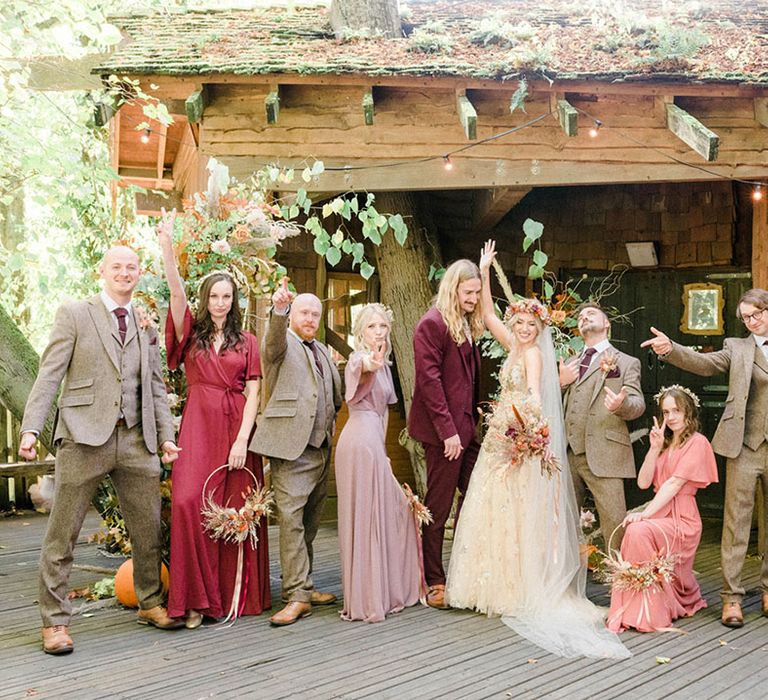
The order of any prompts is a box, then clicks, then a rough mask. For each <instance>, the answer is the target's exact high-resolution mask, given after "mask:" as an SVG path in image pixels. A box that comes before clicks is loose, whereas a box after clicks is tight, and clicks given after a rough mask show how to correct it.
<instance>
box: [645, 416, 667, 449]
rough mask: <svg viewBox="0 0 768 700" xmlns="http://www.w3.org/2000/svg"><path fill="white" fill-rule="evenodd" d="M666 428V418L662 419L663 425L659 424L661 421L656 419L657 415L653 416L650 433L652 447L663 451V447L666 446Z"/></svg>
mask: <svg viewBox="0 0 768 700" xmlns="http://www.w3.org/2000/svg"><path fill="white" fill-rule="evenodd" d="M666 428H667V419H666V418H665V419H664V420H663V421H662V423H661V425H659V421H658V420H656V416H654V417H653V427H652V428H651V432H650V433H649V435H648V438H649V439H650V441H651V449H653V450H658V451H659V452H661V450H662V448H663V447H664V431H665V430H666Z"/></svg>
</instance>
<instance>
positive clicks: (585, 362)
mask: <svg viewBox="0 0 768 700" xmlns="http://www.w3.org/2000/svg"><path fill="white" fill-rule="evenodd" d="M596 352H597V350H595V349H594V348H587V349H586V350H585V351H584V355H583V357H582V358H581V362H579V379H582V378H583V377H584V375H585V374H586V373H587V370H588V369H589V365H590V363H591V362H592V355H594V354H595V353H596Z"/></svg>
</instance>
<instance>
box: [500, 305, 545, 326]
mask: <svg viewBox="0 0 768 700" xmlns="http://www.w3.org/2000/svg"><path fill="white" fill-rule="evenodd" d="M515 314H533V315H534V316H537V317H538V318H539V320H540V321H541V322H542V323H543V324H545V325H549V324H550V323H552V319H551V318H550V316H549V309H547V307H546V306H544V304H542V303H541V302H539V301H537V300H536V299H517V300H515V301H513V302H512V303H511V304H510V305H509V306H508V307H507V310H506V311H505V312H504V321H505V322H506V321H509V320H510V319H511V318H512V317H513V316H514V315H515Z"/></svg>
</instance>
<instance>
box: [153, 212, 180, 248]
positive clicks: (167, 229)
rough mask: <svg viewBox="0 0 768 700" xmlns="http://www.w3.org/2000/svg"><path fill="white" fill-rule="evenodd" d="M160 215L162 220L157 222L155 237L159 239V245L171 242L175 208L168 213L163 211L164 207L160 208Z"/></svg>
mask: <svg viewBox="0 0 768 700" xmlns="http://www.w3.org/2000/svg"><path fill="white" fill-rule="evenodd" d="M160 213H161V215H162V218H161V219H160V221H158V222H157V227H156V230H157V237H158V238H159V239H160V243H161V244H164V243H166V242H168V243H172V242H173V224H174V223H175V221H176V207H174V208H173V210H172V211H171V212H170V213H168V212H166V211H165V207H161V209H160Z"/></svg>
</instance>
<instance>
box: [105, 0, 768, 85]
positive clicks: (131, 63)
mask: <svg viewBox="0 0 768 700" xmlns="http://www.w3.org/2000/svg"><path fill="white" fill-rule="evenodd" d="M664 4H665V5H667V7H668V8H669V6H670V5H672V7H671V9H668V11H667V12H666V14H664V13H663V12H662V2H661V0H623V1H621V0H616V1H615V2H611V1H610V0H591V1H586V0H585V1H584V2H581V3H573V4H568V6H567V7H564V5H566V3H564V2H562V0H515V1H514V2H511V1H506V2H504V1H501V0H485V1H484V2H473V1H471V0H469V1H466V2H465V1H461V0H458V1H453V2H449V1H445V0H437V1H434V0H430V1H428V2H427V1H425V0H420V1H419V0H417V1H416V2H413V1H412V2H411V3H410V4H409V5H408V9H407V10H406V12H405V13H404V15H403V19H404V22H403V27H404V30H405V33H406V34H407V35H408V36H407V37H405V38H398V39H384V38H373V39H372V38H359V37H358V38H355V37H349V38H347V40H339V39H336V38H334V35H333V32H332V30H331V27H330V21H329V14H328V10H327V8H326V7H325V6H313V7H296V8H294V9H288V8H286V7H271V8H264V9H253V10H247V11H243V10H237V11H234V10H228V11H211V12H185V13H171V14H168V13H164V14H156V15H143V16H132V17H117V18H114V22H115V23H116V24H118V25H119V26H121V27H122V28H123V30H124V31H125V33H126V34H127V35H128V36H129V38H130V40H129V41H127V42H125V43H124V44H122V45H121V46H120V47H119V48H118V49H117V50H116V51H115V53H114V54H113V55H112V56H110V57H109V59H107V60H105V61H103V62H102V63H101V64H100V65H99V66H98V67H97V68H96V69H95V70H94V72H96V73H101V74H107V73H121V74H123V73H129V74H134V75H140V74H159V75H174V76H193V75H205V74H235V75H264V74H270V73H298V74H326V75H327V74H357V75H365V76H396V75H401V76H450V77H462V78H472V79H489V78H490V79H513V78H517V77H518V76H519V75H520V74H528V75H535V74H544V75H546V76H547V77H548V78H551V79H561V80H567V79H575V80H578V79H587V80H601V81H609V80H610V81H613V80H625V81H635V80H648V79H656V80H679V81H685V82H702V81H705V82H709V81H718V82H720V81H725V82H737V83H762V84H766V85H768V4H766V3H765V2H760V1H755V2H746V1H744V0H706V2H704V1H702V2H685V1H681V2H679V3H677V4H674V3H669V2H666V3H664ZM619 6H620V8H621V9H616V8H617V7H619ZM420 37H421V38H420ZM498 41H501V42H502V43H497V42H498ZM485 42H488V43H485ZM418 46H421V47H422V48H425V47H429V46H434V47H436V48H437V51H436V52H435V53H425V52H423V50H419V49H418Z"/></svg>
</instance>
